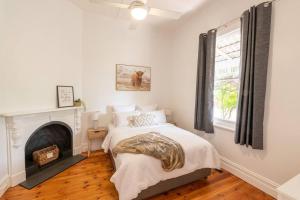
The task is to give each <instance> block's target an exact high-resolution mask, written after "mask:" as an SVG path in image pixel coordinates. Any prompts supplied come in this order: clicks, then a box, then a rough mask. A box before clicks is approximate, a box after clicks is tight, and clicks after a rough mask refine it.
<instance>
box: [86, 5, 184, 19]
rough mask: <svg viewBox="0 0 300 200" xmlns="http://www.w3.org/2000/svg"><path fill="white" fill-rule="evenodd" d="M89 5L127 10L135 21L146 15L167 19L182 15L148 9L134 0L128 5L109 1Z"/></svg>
mask: <svg viewBox="0 0 300 200" xmlns="http://www.w3.org/2000/svg"><path fill="white" fill-rule="evenodd" d="M90 2H91V3H96V4H102V5H107V6H111V7H115V8H122V9H128V10H129V11H130V14H131V16H132V17H133V18H134V19H135V20H144V19H145V18H146V17H147V16H148V15H154V16H159V17H164V18H169V19H179V18H180V17H181V15H182V13H180V12H176V11H170V10H163V9H158V8H150V7H148V6H147V4H146V3H144V2H143V1H141V0H134V1H132V2H131V3H130V4H126V3H114V2H111V1H109V0H90Z"/></svg>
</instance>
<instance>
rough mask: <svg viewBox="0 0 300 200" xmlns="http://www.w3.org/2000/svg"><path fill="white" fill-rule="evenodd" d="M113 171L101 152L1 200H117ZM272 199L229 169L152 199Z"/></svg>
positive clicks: (8, 192)
mask: <svg viewBox="0 0 300 200" xmlns="http://www.w3.org/2000/svg"><path fill="white" fill-rule="evenodd" d="M112 174H113V168H112V164H111V162H110V159H109V156H108V155H106V154H105V153H103V152H102V151H98V152H94V153H92V154H91V156H90V157H89V158H88V159H86V160H84V161H82V162H80V163H78V164H76V165H74V166H73V167H71V168H69V169H67V170H65V171H64V172H62V173H60V174H58V175H56V176H55V177H53V178H51V179H49V180H47V181H46V182H44V183H42V184H40V185H38V186H37V187H35V188H33V189H31V190H27V189H25V188H23V187H21V186H16V187H13V188H10V189H8V190H7V192H6V193H5V194H4V195H3V196H2V198H0V200H50V199H57V200H77V199H78V200H117V199H118V194H117V192H116V190H115V187H114V185H113V184H112V183H111V182H110V181H109V179H110V177H111V175H112ZM171 199H172V200H173V199H174V200H224V199H228V200H270V199H274V198H272V197H270V196H269V195H267V194H265V193H264V192H262V191H260V190H259V189H257V188H255V187H253V186H252V185H249V184H248V183H246V182H244V181H243V180H241V179H239V178H237V177H236V176H233V175H232V174H230V173H229V172H226V171H223V173H219V172H213V174H212V175H211V176H210V177H209V178H208V179H207V180H200V181H197V182H194V183H191V184H189V185H187V186H183V187H179V188H177V189H174V190H172V191H169V192H166V193H164V194H161V195H158V196H156V197H154V198H152V200H171Z"/></svg>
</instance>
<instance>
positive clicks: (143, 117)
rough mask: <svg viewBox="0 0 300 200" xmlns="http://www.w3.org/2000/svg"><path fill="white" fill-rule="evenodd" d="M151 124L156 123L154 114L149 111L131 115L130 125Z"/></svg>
mask: <svg viewBox="0 0 300 200" xmlns="http://www.w3.org/2000/svg"><path fill="white" fill-rule="evenodd" d="M152 125H156V123H155V116H154V115H153V114H151V113H141V114H140V115H137V116H134V117H133V120H132V125H131V126H134V127H140V126H152Z"/></svg>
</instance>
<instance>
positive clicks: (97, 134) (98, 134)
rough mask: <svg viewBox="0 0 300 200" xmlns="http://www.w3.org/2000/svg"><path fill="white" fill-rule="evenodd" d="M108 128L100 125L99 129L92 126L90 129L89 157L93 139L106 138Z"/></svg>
mask: <svg viewBox="0 0 300 200" xmlns="http://www.w3.org/2000/svg"><path fill="white" fill-rule="evenodd" d="M107 132H108V130H107V128H105V127H99V128H97V129H94V128H90V129H88V157H89V156H90V153H91V141H92V140H93V139H102V140H104V138H105V136H106V135H107Z"/></svg>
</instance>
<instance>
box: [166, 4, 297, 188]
mask: <svg viewBox="0 0 300 200" xmlns="http://www.w3.org/2000/svg"><path fill="white" fill-rule="evenodd" d="M258 2H261V1H255V0H248V1H240V0H218V1H216V0H215V1H209V2H208V3H207V4H205V6H204V7H202V8H201V9H200V10H198V11H196V12H195V13H193V15H191V16H189V17H186V18H185V19H183V20H182V21H181V23H180V24H179V25H178V26H177V29H176V34H175V35H174V37H173V47H172V49H174V51H173V63H172V72H173V74H172V79H173V80H172V85H173V90H172V95H171V98H172V109H173V110H174V111H175V115H176V116H175V118H176V121H177V123H178V124H179V125H180V126H182V127H184V128H186V129H189V130H191V131H193V132H195V130H194V129H193V122H194V102H195V91H196V70H197V69H196V66H197V50H198V36H199V34H200V33H202V32H206V31H207V30H209V29H211V28H214V27H217V26H219V25H222V24H224V23H226V22H228V21H230V20H232V19H234V18H236V17H238V16H240V15H241V13H242V12H243V11H244V10H246V9H248V8H249V7H250V6H252V5H254V4H257V3H258ZM273 6H274V8H273V18H272V20H273V25H272V33H271V37H272V39H271V44H272V45H271V52H270V66H269V73H268V81H267V82H268V86H267V96H266V109H265V150H263V151H258V150H252V149H251V148H245V147H241V146H239V145H236V144H234V133H233V132H230V131H225V130H222V129H218V128H216V131H215V134H214V135H213V136H207V135H204V134H201V135H202V136H203V137H205V138H207V139H208V140H209V141H211V142H212V143H213V144H214V145H215V146H216V148H217V149H218V151H219V153H220V154H222V156H224V157H225V158H227V159H229V160H231V161H233V162H234V163H237V164H239V165H241V166H242V167H244V168H246V169H248V170H251V171H253V172H255V173H257V174H259V175H262V176H263V177H266V178H268V179H270V180H272V181H274V182H275V183H279V184H282V183H283V182H284V181H286V180H288V179H289V178H291V177H293V176H295V175H296V174H297V173H300V159H299V155H300V146H299V141H300V126H299V113H300V104H299V98H300V93H299V92H298V91H299V89H298V86H299V85H300V79H299V74H300V68H299V52H300V46H299V42H300V40H299V35H300V27H299V26H298V24H299V18H300V13H299V9H300V1H298V0H278V1H276V2H275V3H274V4H273ZM178 80H180V81H178Z"/></svg>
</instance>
